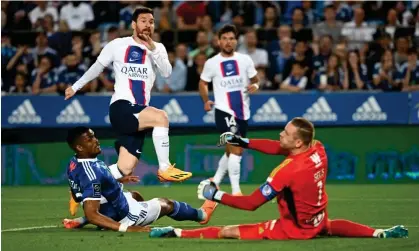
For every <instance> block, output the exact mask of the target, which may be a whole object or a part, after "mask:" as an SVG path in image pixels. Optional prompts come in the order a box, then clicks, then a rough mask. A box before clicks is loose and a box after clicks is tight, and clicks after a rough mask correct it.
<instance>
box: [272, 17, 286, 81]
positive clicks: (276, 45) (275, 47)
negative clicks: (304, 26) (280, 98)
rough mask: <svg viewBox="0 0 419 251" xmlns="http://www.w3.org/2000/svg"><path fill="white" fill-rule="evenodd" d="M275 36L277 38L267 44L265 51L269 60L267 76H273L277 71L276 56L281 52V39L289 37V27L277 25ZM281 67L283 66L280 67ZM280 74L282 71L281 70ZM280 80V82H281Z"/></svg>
mask: <svg viewBox="0 0 419 251" xmlns="http://www.w3.org/2000/svg"><path fill="white" fill-rule="evenodd" d="M276 36H277V38H278V39H277V40H274V41H272V42H271V43H270V44H269V45H268V46H267V52H268V57H269V62H270V65H271V66H270V68H269V72H268V76H269V78H271V79H272V78H273V77H274V76H275V74H276V72H277V69H278V67H279V66H278V65H276V61H277V57H278V56H279V54H280V52H281V50H282V49H281V41H282V40H283V39H286V38H291V27H289V26H288V25H281V26H279V28H278V29H277V30H276ZM281 68H282V69H283V68H284V67H281ZM281 75H282V72H281ZM281 81H282V79H281ZM281 81H280V82H281Z"/></svg>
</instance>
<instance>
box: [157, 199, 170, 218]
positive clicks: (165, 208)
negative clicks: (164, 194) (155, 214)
mask: <svg viewBox="0 0 419 251" xmlns="http://www.w3.org/2000/svg"><path fill="white" fill-rule="evenodd" d="M159 202H160V216H159V217H162V216H165V215H168V214H171V213H172V212H173V208H174V203H173V201H171V200H169V199H166V198H159Z"/></svg>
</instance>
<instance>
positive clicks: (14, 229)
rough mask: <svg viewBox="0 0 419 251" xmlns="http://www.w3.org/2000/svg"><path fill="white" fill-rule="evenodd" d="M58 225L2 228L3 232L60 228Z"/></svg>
mask: <svg viewBox="0 0 419 251" xmlns="http://www.w3.org/2000/svg"><path fill="white" fill-rule="evenodd" d="M58 227H60V226H58V225H49V226H35V227H20V228H9V229H4V230H1V232H2V233H3V232H19V231H27V230H35V229H44V228H58Z"/></svg>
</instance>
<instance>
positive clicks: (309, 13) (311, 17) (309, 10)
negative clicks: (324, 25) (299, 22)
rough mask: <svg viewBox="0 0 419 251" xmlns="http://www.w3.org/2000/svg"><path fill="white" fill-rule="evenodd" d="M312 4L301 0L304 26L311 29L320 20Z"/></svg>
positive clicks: (307, 0) (306, 0)
mask: <svg viewBox="0 0 419 251" xmlns="http://www.w3.org/2000/svg"><path fill="white" fill-rule="evenodd" d="M313 3H314V2H313V1H309V0H303V1H302V6H301V7H302V8H303V10H304V16H305V20H306V21H305V24H306V25H307V26H309V27H312V26H313V25H314V24H315V23H317V22H318V21H319V19H320V18H319V14H318V13H317V11H316V10H314V9H313V6H312V4H313Z"/></svg>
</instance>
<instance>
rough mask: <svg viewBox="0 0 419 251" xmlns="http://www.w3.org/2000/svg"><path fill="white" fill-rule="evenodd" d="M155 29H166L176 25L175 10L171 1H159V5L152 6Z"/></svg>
mask: <svg viewBox="0 0 419 251" xmlns="http://www.w3.org/2000/svg"><path fill="white" fill-rule="evenodd" d="M154 19H155V22H154V23H155V27H156V29H159V30H162V31H166V30H172V29H173V28H175V27H176V12H175V11H174V9H173V2H172V1H161V7H157V8H154Z"/></svg>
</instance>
